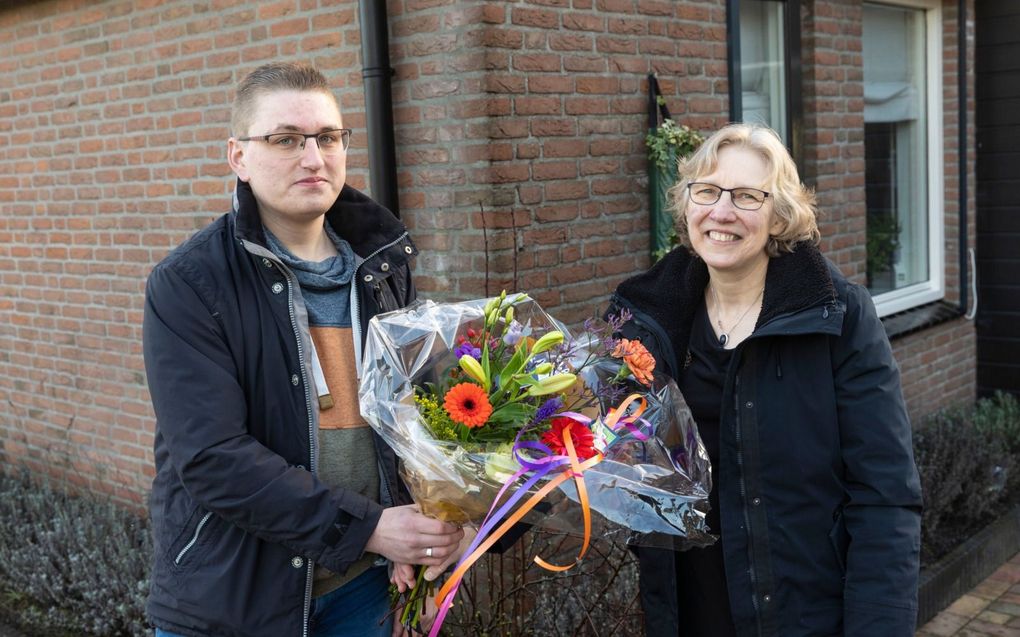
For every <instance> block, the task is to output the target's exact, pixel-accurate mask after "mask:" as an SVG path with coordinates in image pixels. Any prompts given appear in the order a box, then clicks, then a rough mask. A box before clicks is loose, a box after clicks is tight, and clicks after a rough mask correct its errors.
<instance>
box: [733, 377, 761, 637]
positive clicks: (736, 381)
mask: <svg viewBox="0 0 1020 637" xmlns="http://www.w3.org/2000/svg"><path fill="white" fill-rule="evenodd" d="M733 412H734V420H735V424H736V427H735V429H734V433H735V435H736V439H737V468H738V469H739V472H738V474H739V475H740V481H739V484H740V502H741V505H740V508H741V510H742V511H743V514H744V526H745V528H747V539H748V541H747V570H748V575H749V576H750V577H751V605H752V606H754V616H755V618H756V620H757V622H758V634H761V618H760V617H759V613H760V611H761V609H760V608H758V575H757V573H755V571H754V550H753V548H752V546H751V545H752V543H753V542H754V540H753V539H752V537H751V535H752V531H751V516H750V515H748V513H747V504H746V503H747V487H746V486H745V484H744V445H743V443H742V440H741V436H740V429H741V423H740V374H737V375H736V376H734V377H733Z"/></svg>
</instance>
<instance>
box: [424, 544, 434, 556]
mask: <svg viewBox="0 0 1020 637" xmlns="http://www.w3.org/2000/svg"><path fill="white" fill-rule="evenodd" d="M425 557H432V547H431V546H430V547H428V548H426V549H425Z"/></svg>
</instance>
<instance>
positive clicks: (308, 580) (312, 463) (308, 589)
mask: <svg viewBox="0 0 1020 637" xmlns="http://www.w3.org/2000/svg"><path fill="white" fill-rule="evenodd" d="M279 266H280V269H281V271H282V272H283V273H284V275H285V277H286V279H287V313H288V314H289V316H290V326H291V328H292V329H293V330H294V340H295V341H296V343H297V350H298V362H299V365H298V367H300V368H301V386H302V389H304V392H305V412H306V413H307V414H308V445H309V450H310V454H309V458H308V467H309V470H311V472H312V473H315V472H316V471H318V467H317V466H316V464H317V463H316V458H317V457H318V453H317V449H316V448H317V447H318V441H317V440H316V439H315V419H314V418H313V417H312V400H311V398H310V397H309V395H308V376H307V375H306V374H305V351H304V348H303V347H301V330H300V328H299V327H298V324H297V317H295V316H294V286H293V285H292V282H291V277H292V276H293V274H292V273H291V272H290V270H289V268H286V266H284V265H283V264H282V263H280V264H279ZM305 562H306V564H307V566H306V567H305V603H304V621H303V622H302V623H301V635H302V637H308V618H309V614H310V613H309V611H310V609H311V604H312V566H313V565H312V560H305Z"/></svg>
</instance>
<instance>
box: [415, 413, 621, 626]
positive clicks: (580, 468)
mask: <svg viewBox="0 0 1020 637" xmlns="http://www.w3.org/2000/svg"><path fill="white" fill-rule="evenodd" d="M563 442H564V446H565V447H566V448H567V456H555V455H553V454H552V451H551V450H550V449H549V448H548V447H546V446H545V445H543V444H541V443H530V442H518V443H517V444H515V445H514V454H515V456H517V457H518V461H520V454H519V453H518V447H519V446H520V447H530V448H533V449H543V448H544V450H545V452H546V453H548V454H549V455H548V456H546V457H545V458H541V459H539V460H535V461H527V464H526V465H525V464H524V463H522V468H521V470H519V471H518V472H517V473H515V474H514V475H513V476H511V477H510V478H509V479H508V480H507V481H506V482H505V483H504V485H503V488H502V489H500V492H499V494H498V495H497V496H496V499H495V501H494V502H493V505H492V508H490V509H489V514H488V515H486V518H485V521H484V522H483V523H482V526H481V527H480V528H479V529H478V534H477V535H476V536H475V539H474V541H473V542H472V543H471V546H469V547H468V550H467V554H466V555H465V556H463V557H462V558H461V559H460V562H458V563H457V567H456V568H455V569H454V571H453V573H452V574H451V575H450V578H449V579H448V580H446V583H445V584H443V586H442V588H440V589H439V593H437V594H436V604H437V605H438V606H439V612H438V614H437V615H436V619H435V621H434V622H433V624H432V629H431V630H430V631H429V637H436V636H437V635H438V634H439V628H440V627H441V626H442V624H443V621H444V620H445V619H446V614H447V613H448V612H449V610H450V607H451V606H452V605H453V598H454V596H455V595H456V594H457V589H458V588H459V587H460V584H461V581H462V580H463V578H464V574H465V573H466V572H467V570H468V569H469V568H471V566H472V565H474V563H475V562H476V561H478V559H479V558H480V557H481V556H482V555H483V554H484V553H485V552H486V551H487V550H489V548H491V547H492V545H493V544H495V543H496V542H497V541H498V540H499V538H501V537H503V535H504V534H506V532H507V531H509V530H510V528H511V527H513V525H514V524H516V523H517V522H519V521H520V520H521V518H523V517H524V516H525V515H526V514H527V513H528V512H529V511H531V509H533V508H535V505H537V504H538V503H539V502H541V501H542V500H543V499H545V496H547V495H548V494H549V493H550V492H551V491H552V490H553V489H555V488H556V487H558V486H559V485H560V484H562V483H563V482H566V481H567V480H569V479H570V478H574V479H575V480H576V482H577V487H578V499H579V500H580V501H581V509H582V511H583V514H584V544H583V545H582V547H581V551H580V552H579V555H578V556H577V559H578V560H580V559H581V558H582V557H584V554H585V553H586V552H587V551H588V544H589V542H590V539H591V509H590V507H589V505H588V491H587V489H586V488H585V486H584V478H583V476H584V471H585V470H586V469H590V468H591V467H594V466H595V465H596V464H598V463H599V462H601V461H602V454H596V455H594V456H592V457H591V458H589V459H587V460H585V461H584V462H579V461H578V458H577V452H576V450H575V449H574V443H573V440H571V438H570V430H569V429H567V430H564V432H563ZM536 466H537V467H538V468H535V467H536ZM560 467H562V468H563V471H561V472H560V474H559V475H557V476H556V477H555V478H553V479H552V480H550V481H549V482H548V483H547V484H545V485H544V486H543V487H542V488H541V489H539V490H538V492H537V493H535V494H534V495H532V496H531V497H530V498H528V499H527V500H526V501H525V502H524V503H523V504H522V505H521V506H520V508H519V509H517V510H516V511H514V512H513V513H512V514H511V515H510V517H508V518H507V519H506V520H505V521H504V522H503V523H502V524H501V525H500V526H499V528H498V529H496V530H495V531H492V528H493V527H494V526H496V524H499V521H500V520H501V519H503V516H505V515H506V514H507V512H508V511H509V510H510V509H511V508H513V506H514V505H515V504H516V503H517V502H519V501H520V500H521V499H522V498H523V496H524V495H525V494H526V493H527V492H528V490H530V489H531V487H533V486H534V485H535V484H536V483H537V482H538V481H539V480H541V479H542V478H543V477H545V476H546V475H547V474H549V473H550V472H551V471H553V470H554V469H557V468H560ZM529 471H535V474H534V475H533V476H531V477H530V478H529V479H528V481H527V482H525V483H524V484H523V485H521V487H520V488H519V489H518V490H517V491H516V492H515V493H514V494H513V495H512V496H511V497H510V499H509V500H507V502H506V503H505V504H504V505H503V506H502V507H500V509H499V510H498V511H496V513H495V514H493V512H492V509H494V508H495V507H496V502H498V501H499V500H500V498H502V496H503V493H504V492H506V490H507V489H508V488H509V487H510V486H511V485H512V484H514V483H515V482H516V481H517V479H518V478H520V477H521V476H522V475H524V474H525V473H527V472H529ZM490 532H491V533H490ZM534 559H535V563H536V564H538V565H539V566H541V567H542V568H546V569H548V570H552V571H563V570H566V569H569V568H571V567H572V566H573V564H571V565H569V566H555V565H552V564H549V563H548V562H546V561H545V560H543V559H542V558H540V557H538V556H535V558H534ZM575 563H576V561H575Z"/></svg>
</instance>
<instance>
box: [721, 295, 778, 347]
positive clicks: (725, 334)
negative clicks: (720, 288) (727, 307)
mask: <svg viewBox="0 0 1020 637" xmlns="http://www.w3.org/2000/svg"><path fill="white" fill-rule="evenodd" d="M708 289H709V290H710V291H711V292H712V303H714V304H715V309H716V311H717V312H719V316H716V318H715V324H716V325H718V326H719V344H720V345H722V346H723V347H725V346H726V343H727V341H729V340H730V334H731V333H732V332H733V330H735V329H737V327H739V326H740V323H741V322H742V321H743V320H744V317H745V316H747V313H748V312H750V311H751V308H752V307H754V306H755V305H757V304H758V299H760V298H761V297H762V295H763V294H765V286H762V288H761V291H760V292H758V295H757V296H755V297H754V300H753V301H751V304H750V305H748V306H747V309H746V310H744V313H743V314H741V315H740V318H738V319H737V322H736V323H734V324H733V325H731V326H730V329H726V328H725V327H723V324H722V318H721V317H722V308H721V307H720V306H719V297H718V296H716V295H715V288H714V287H712V286H711V285H709V286H708Z"/></svg>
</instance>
